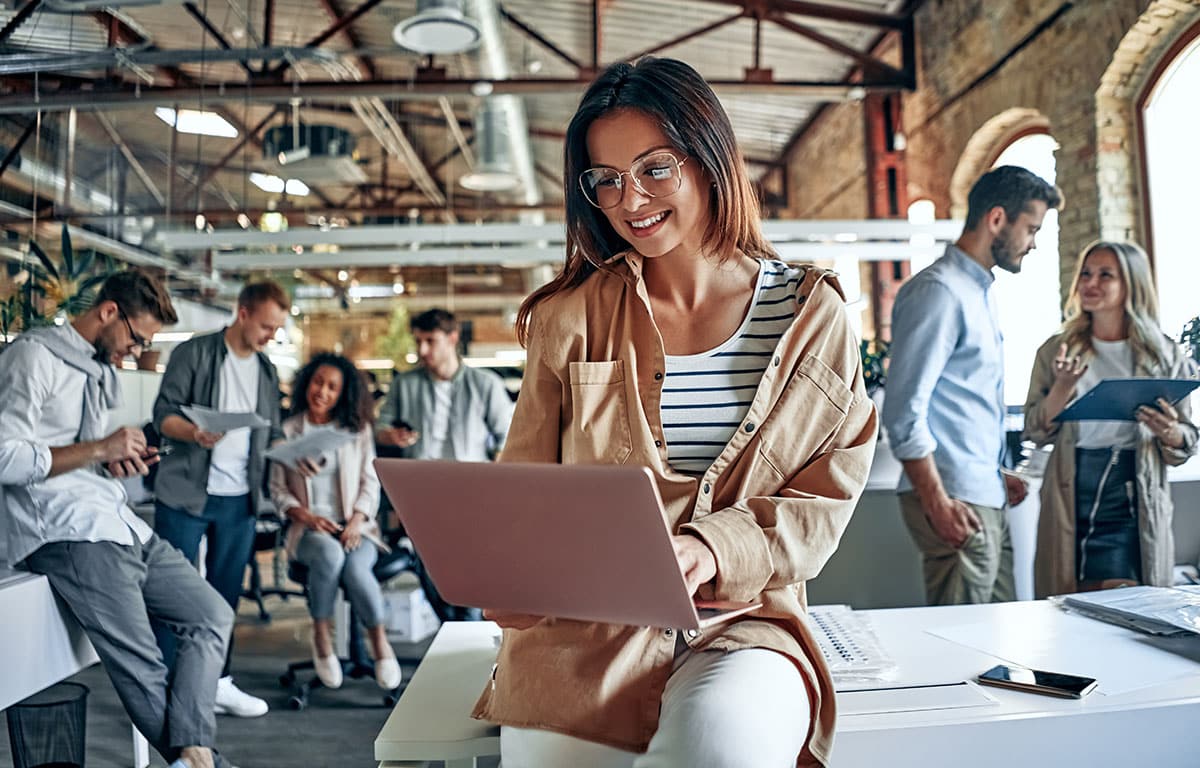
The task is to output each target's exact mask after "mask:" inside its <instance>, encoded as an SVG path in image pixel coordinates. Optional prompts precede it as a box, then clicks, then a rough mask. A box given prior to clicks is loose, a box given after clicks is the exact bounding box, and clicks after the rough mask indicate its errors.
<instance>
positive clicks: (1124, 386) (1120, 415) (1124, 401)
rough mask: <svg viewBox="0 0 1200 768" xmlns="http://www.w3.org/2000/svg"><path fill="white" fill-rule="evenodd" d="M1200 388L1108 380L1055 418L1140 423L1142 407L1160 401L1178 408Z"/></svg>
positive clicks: (1180, 382)
mask: <svg viewBox="0 0 1200 768" xmlns="http://www.w3.org/2000/svg"><path fill="white" fill-rule="evenodd" d="M1196 387H1200V381H1197V380H1195V379H1104V380H1102V381H1101V382H1100V383H1099V384H1097V385H1096V386H1094V387H1092V388H1091V389H1090V390H1088V391H1087V392H1085V393H1084V394H1083V395H1081V396H1080V397H1079V398H1078V399H1076V400H1075V402H1073V403H1071V404H1070V405H1068V406H1067V407H1066V408H1064V409H1063V411H1062V413H1060V414H1058V415H1057V416H1055V417H1054V420H1055V421H1137V418H1136V416H1135V413H1136V411H1137V409H1138V406H1140V405H1149V406H1151V407H1154V406H1155V401H1156V400H1157V399H1158V398H1160V397H1161V398H1163V399H1164V400H1166V401H1167V402H1168V403H1171V404H1172V405H1174V404H1175V403H1178V402H1179V401H1180V400H1182V399H1183V398H1185V397H1187V395H1188V393H1189V392H1191V391H1192V390H1193V389H1195V388H1196Z"/></svg>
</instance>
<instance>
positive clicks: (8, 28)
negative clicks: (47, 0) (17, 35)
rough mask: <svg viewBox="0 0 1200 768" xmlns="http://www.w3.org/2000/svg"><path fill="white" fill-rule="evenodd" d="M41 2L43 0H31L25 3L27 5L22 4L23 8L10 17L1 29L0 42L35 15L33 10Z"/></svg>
mask: <svg viewBox="0 0 1200 768" xmlns="http://www.w3.org/2000/svg"><path fill="white" fill-rule="evenodd" d="M41 4H42V0H29V2H27V3H25V5H22V6H21V10H19V11H17V13H16V15H15V16H13V17H12V18H11V19H9V20H8V23H7V24H5V25H4V29H0V43H3V42H4V41H5V40H7V39H8V38H10V37H12V34H13V32H16V31H17V29H18V28H19V27H20V26H21V25H22V24H24V23H25V22H26V21H28V20H29V17H30V16H32V15H33V12H34V11H36V10H37V9H38V6H39V5H41Z"/></svg>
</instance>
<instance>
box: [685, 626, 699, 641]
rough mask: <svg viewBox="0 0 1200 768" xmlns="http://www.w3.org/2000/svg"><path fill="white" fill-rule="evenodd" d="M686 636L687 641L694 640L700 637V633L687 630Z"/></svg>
mask: <svg viewBox="0 0 1200 768" xmlns="http://www.w3.org/2000/svg"><path fill="white" fill-rule="evenodd" d="M687 636H688V639H689V640H695V639H696V638H697V637H700V633H699V632H697V631H696V630H694V629H689V630H688V631H687Z"/></svg>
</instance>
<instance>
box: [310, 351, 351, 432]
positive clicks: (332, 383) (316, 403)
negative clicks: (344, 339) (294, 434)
mask: <svg viewBox="0 0 1200 768" xmlns="http://www.w3.org/2000/svg"><path fill="white" fill-rule="evenodd" d="M344 384H345V382H344V381H343V377H342V372H341V370H339V369H338V368H335V367H334V366H332V365H322V366H319V367H318V368H317V370H315V371H313V375H312V379H310V380H309V382H308V391H307V392H306V393H305V397H306V398H307V400H308V413H309V416H310V418H311V419H312V420H313V421H315V422H324V421H328V420H329V418H330V414H331V413H332V412H333V409H334V406H336V405H337V403H338V398H340V397H341V396H342V387H343V385H344Z"/></svg>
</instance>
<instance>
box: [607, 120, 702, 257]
mask: <svg viewBox="0 0 1200 768" xmlns="http://www.w3.org/2000/svg"><path fill="white" fill-rule="evenodd" d="M587 150H588V159H589V162H590V164H591V166H592V167H593V168H599V167H606V168H612V169H614V170H617V171H628V170H629V169H630V167H631V166H633V165H634V163H635V162H637V161H638V160H641V159H642V158H646V157H650V156H659V155H662V154H663V153H668V154H670V155H672V156H673V157H674V158H675V159H676V160H678V161H681V162H682V165H680V166H679V173H680V175H681V178H680V185H679V189H678V191H676V192H675V193H673V194H670V195H667V196H663V197H650V196H649V195H646V194H645V193H643V192H642V191H641V190H639V189H638V188H637V185H635V184H632V183H630V182H629V175H628V174H626V175H624V176H622V179H621V180H622V182H623V183H624V194H623V195H622V196H621V202H620V203H618V204H617V205H615V206H613V207H612V208H608V209H604V210H602V211H601V213H603V214H604V216H605V218H607V219H608V222H609V224H611V225H612V228H613V229H614V230H615V231H616V233H617V234H618V235H619V236H620V237H621V238H622V239H623V240H625V241H626V242H627V243H629V244H630V245H631V246H632V247H633V248H634V249H635V250H636V251H637V252H638V253H640V254H641V255H642V256H645V257H647V258H656V257H660V256H665V255H667V254H671V253H683V254H688V253H700V252H701V248H702V246H703V244H704V233H705V232H706V231H707V230H708V225H709V220H710V213H709V211H710V210H711V207H710V206H711V190H710V188H709V184H708V182H707V180H706V177H705V175H704V171H703V169H701V168H700V164H699V163H698V162H696V160H695V159H693V158H688V157H686V156H685V155H684V154H683V153H682V152H680V151H679V150H678V149H675V148H674V147H673V146H672V145H671V142H670V141H669V140H668V139H667V136H666V134H665V133H663V130H662V128H661V127H660V126H659V124H658V123H657V122H655V120H654V119H653V118H651V117H650V116H648V115H646V114H645V113H643V112H638V111H636V110H629V109H623V110H619V111H617V112H613V113H611V114H608V115H605V116H604V117H601V118H600V119H598V120H596V121H595V122H594V123H592V125H591V127H590V128H589V129H588V132H587ZM643 165H644V164H643ZM656 170H658V171H659V172H661V169H655V168H644V169H643V173H650V174H653V173H655V172H656ZM671 170H673V168H672V169H671Z"/></svg>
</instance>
